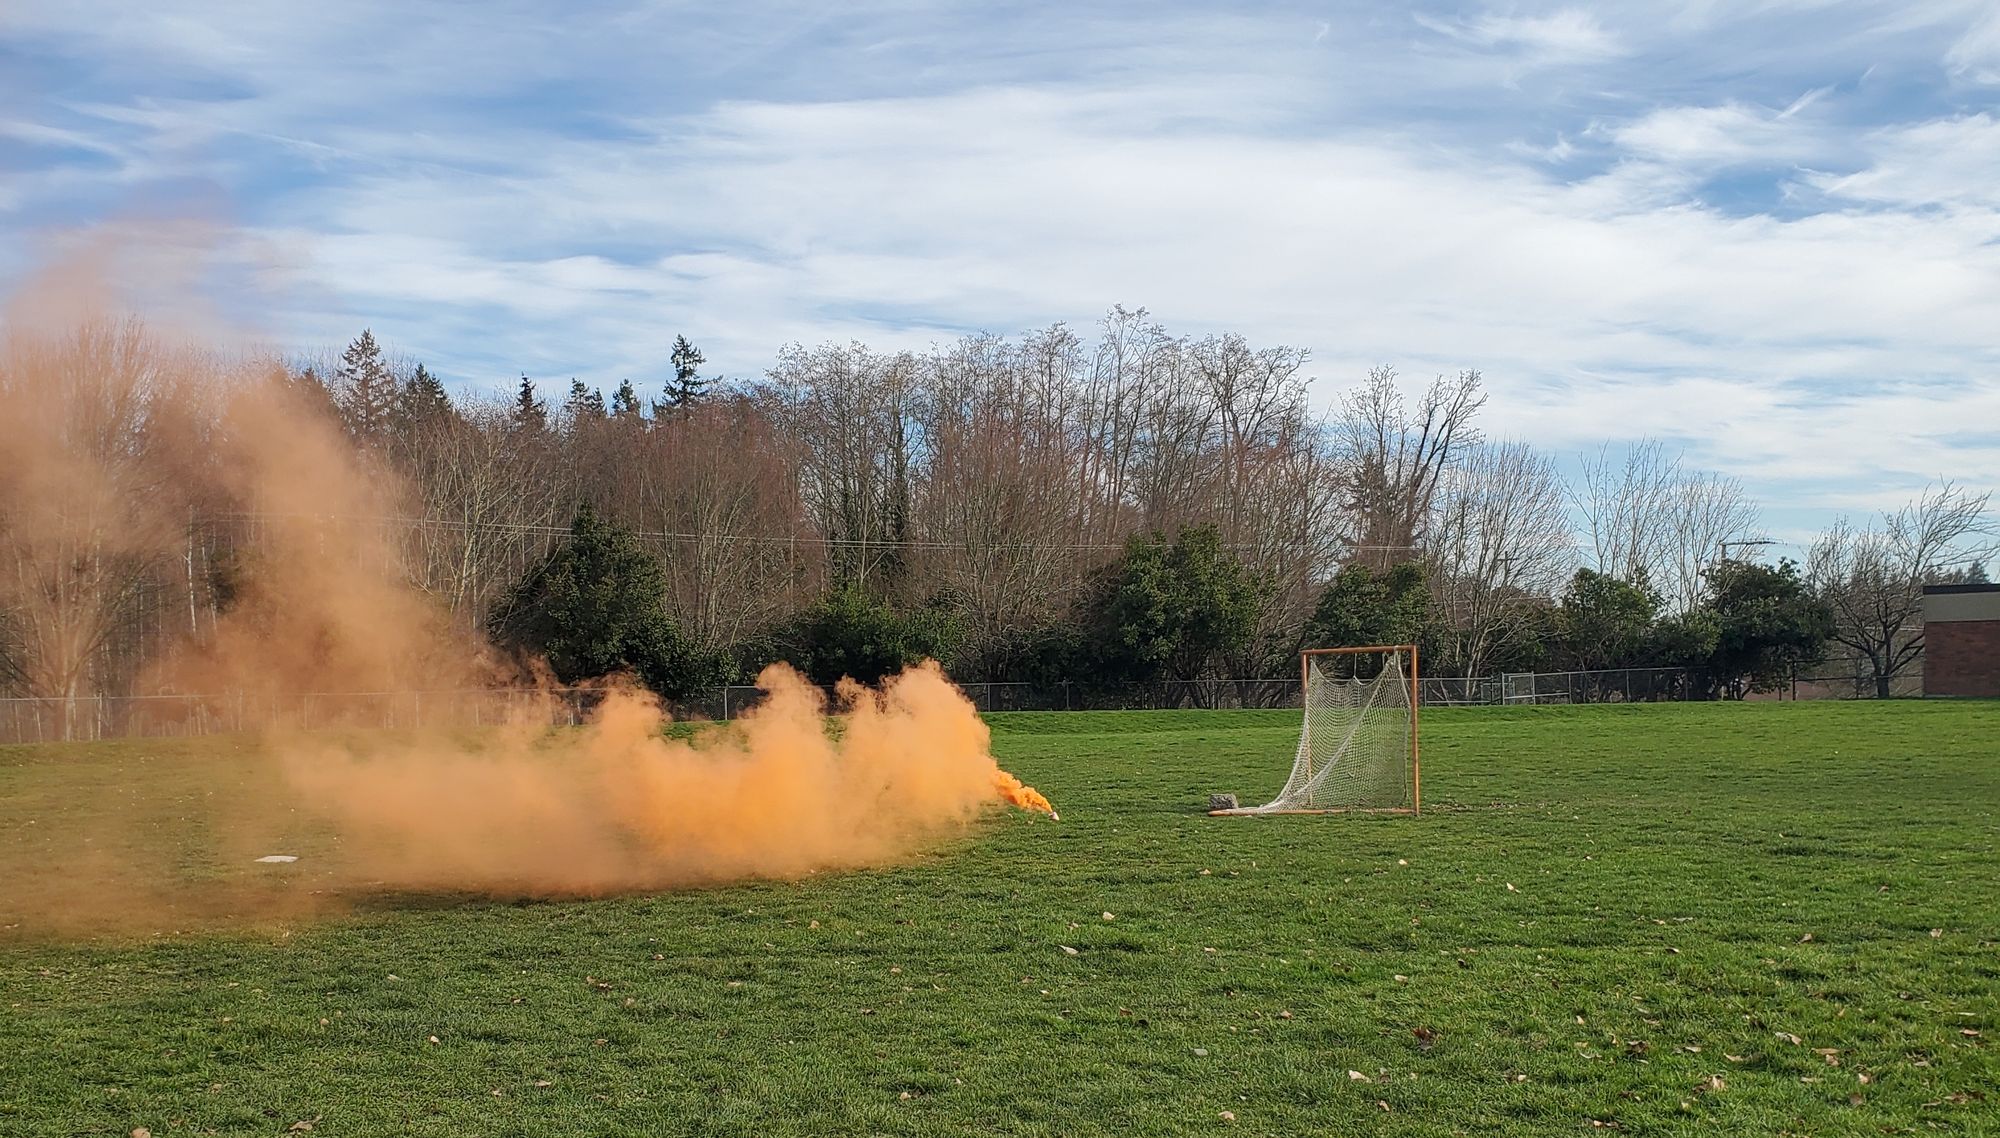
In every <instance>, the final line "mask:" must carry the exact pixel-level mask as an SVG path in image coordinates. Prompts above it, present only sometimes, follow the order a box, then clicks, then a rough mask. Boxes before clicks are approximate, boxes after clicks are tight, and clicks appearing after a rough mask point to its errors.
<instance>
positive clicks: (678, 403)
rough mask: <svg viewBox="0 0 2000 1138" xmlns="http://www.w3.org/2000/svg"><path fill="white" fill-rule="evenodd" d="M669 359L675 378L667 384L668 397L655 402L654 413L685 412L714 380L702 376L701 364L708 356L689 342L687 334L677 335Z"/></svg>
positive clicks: (696, 401)
mask: <svg viewBox="0 0 2000 1138" xmlns="http://www.w3.org/2000/svg"><path fill="white" fill-rule="evenodd" d="M667 359H668V360H669V362H671V363H672V364H673V365H674V378H673V381H672V382H671V383H668V384H667V394H666V399H664V400H663V401H661V402H658V403H655V404H653V413H654V414H655V415H661V414H665V413H666V412H668V411H678V412H681V413H683V414H685V413H686V412H687V410H688V409H689V408H690V407H693V406H694V405H695V404H696V403H698V402H700V401H701V397H702V396H704V395H706V394H708V388H709V384H710V383H711V382H712V381H711V380H707V379H703V378H702V376H701V365H702V364H704V363H707V362H708V357H707V356H704V355H702V354H701V349H700V348H697V347H695V346H694V345H693V344H690V343H688V338H687V337H686V336H675V337H674V350H673V352H672V353H670V354H669V355H668V357H667Z"/></svg>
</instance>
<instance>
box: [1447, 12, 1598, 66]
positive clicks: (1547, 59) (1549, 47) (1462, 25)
mask: <svg viewBox="0 0 2000 1138" xmlns="http://www.w3.org/2000/svg"><path fill="white" fill-rule="evenodd" d="M1416 20H1417V22H1418V23H1419V24H1422V25H1423V26H1424V27H1427V28H1429V29H1431V30H1432V31H1435V32H1439V33H1441V34H1443V35H1446V36H1449V37H1451V38H1452V39H1455V40H1458V41H1460V42H1462V43H1466V44H1470V45H1472V46H1475V47H1482V48H1495V49H1501V50H1507V51H1512V52H1516V53H1518V54H1520V55H1522V56H1525V57H1527V58H1529V59H1532V60H1533V61H1535V62H1537V63H1540V64H1558V63H1571V62H1582V61H1595V60H1601V59H1607V58H1610V57H1612V56H1616V55H1619V54H1622V53H1623V51H1624V47H1623V45H1622V44H1621V43H1620V42H1619V40H1618V37H1617V36H1615V35H1613V34H1612V33H1611V32H1609V31H1608V30H1606V29H1605V27H1604V26H1603V25H1602V24H1600V23H1598V21H1597V17H1595V16H1593V15H1591V14H1590V13H1589V12H1587V11H1585V10H1583V9H1580V8H1562V9H1558V10H1557V11H1554V12H1551V13H1549V14H1547V15H1542V16H1515V15H1503V14H1501V13H1498V12H1484V13H1481V14H1479V15H1477V16H1474V17H1472V18H1470V19H1461V20H1442V19H1438V18H1436V17H1433V16H1427V15H1423V14H1419V15H1417V17H1416Z"/></svg>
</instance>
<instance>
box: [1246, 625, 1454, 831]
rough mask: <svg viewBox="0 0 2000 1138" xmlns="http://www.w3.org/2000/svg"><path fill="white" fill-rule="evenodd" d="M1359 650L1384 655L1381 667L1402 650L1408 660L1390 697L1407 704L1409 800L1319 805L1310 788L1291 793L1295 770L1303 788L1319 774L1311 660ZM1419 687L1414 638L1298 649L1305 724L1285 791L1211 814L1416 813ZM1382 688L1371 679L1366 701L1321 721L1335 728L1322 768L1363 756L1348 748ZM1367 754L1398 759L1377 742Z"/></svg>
mask: <svg viewBox="0 0 2000 1138" xmlns="http://www.w3.org/2000/svg"><path fill="white" fill-rule="evenodd" d="M1360 655H1377V656H1385V657H1387V659H1388V661H1389V663H1388V664H1385V668H1387V667H1389V666H1391V665H1395V664H1398V662H1399V661H1400V660H1401V659H1402V658H1404V657H1405V656H1407V657H1408V660H1409V668H1408V674H1407V675H1403V676H1400V677H1398V680H1399V682H1398V683H1397V684H1396V685H1395V686H1396V687H1399V688H1401V689H1402V690H1400V691H1396V692H1395V693H1394V695H1393V696H1392V697H1391V698H1393V699H1399V700H1402V701H1404V702H1405V703H1406V704H1407V707H1408V717H1409V718H1408V723H1407V730H1408V741H1407V747H1408V759H1407V761H1408V765H1409V795H1408V798H1409V802H1408V805H1400V804H1399V805H1394V806H1388V805H1370V804H1364V803H1354V804H1339V805H1331V804H1330V805H1324V806H1322V805H1319V803H1318V802H1313V801H1311V799H1312V798H1313V797H1316V795H1314V794H1310V793H1309V794H1307V795H1303V796H1300V795H1295V794H1294V793H1293V791H1294V783H1298V782H1299V780H1300V775H1301V773H1302V772H1303V774H1304V775H1305V779H1304V782H1303V783H1301V784H1300V785H1301V788H1302V789H1309V788H1311V787H1316V786H1318V785H1319V782H1318V780H1315V778H1314V769H1313V764H1314V753H1315V751H1317V750H1320V749H1322V748H1321V747H1320V746H1319V745H1318V741H1316V740H1315V739H1314V738H1313V734H1314V732H1313V727H1314V722H1315V703H1316V700H1315V693H1316V690H1317V689H1316V688H1315V685H1314V673H1313V663H1314V660H1315V659H1316V658H1319V657H1326V656H1360ZM1398 670H1400V667H1398ZM1338 682H1345V683H1354V682H1357V681H1351V680H1349V681H1338ZM1421 693H1422V688H1421V686H1420V684H1419V681H1418V676H1417V646H1416V645H1414V644H1376V645H1362V646H1356V647H1345V648H1308V649H1306V650H1305V651H1303V652H1301V653H1300V654H1299V695H1300V703H1301V705H1302V707H1303V709H1304V716H1305V721H1304V725H1303V726H1302V727H1301V729H1300V738H1299V756H1298V758H1297V759H1295V761H1294V767H1293V772H1292V778H1291V779H1289V780H1287V783H1286V789H1285V792H1284V793H1283V794H1281V795H1280V796H1279V798H1278V800H1274V801H1273V802H1270V803H1268V804H1266V805H1264V806H1239V807H1234V808H1230V809H1218V810H1210V811H1209V813H1210V814H1211V815H1214V816H1216V817H1245V816H1254V815H1260V814H1421V813H1422V812H1423V767H1422V757H1421V749H1420V742H1419V736H1418V716H1417V709H1418V706H1419V703H1420V701H1421ZM1382 694H1383V691H1382V685H1376V686H1373V687H1371V688H1369V689H1368V691H1367V694H1366V700H1365V702H1363V703H1362V704H1361V705H1360V706H1359V707H1358V708H1349V709H1348V710H1349V712H1350V715H1349V718H1348V721H1347V722H1345V723H1344V724H1341V723H1337V722H1328V723H1326V724H1324V726H1326V727H1332V728H1334V729H1336V730H1337V731H1339V737H1338V739H1337V740H1336V741H1333V742H1332V743H1331V744H1330V745H1327V746H1325V747H1324V749H1325V750H1326V751H1327V752H1329V754H1330V757H1329V758H1328V759H1327V760H1326V762H1325V768H1330V767H1331V766H1333V765H1334V764H1337V763H1340V762H1341V761H1342V760H1346V761H1347V762H1348V764H1349V765H1350V766H1352V765H1354V764H1355V763H1356V762H1357V761H1359V760H1360V759H1361V758H1362V756H1355V755H1352V754H1351V751H1352V750H1353V749H1354V744H1355V740H1356V736H1357V735H1358V734H1359V733H1360V732H1361V730H1362V728H1363V726H1364V724H1369V723H1371V720H1370V715H1371V713H1373V712H1374V711H1375V704H1376V701H1377V699H1378V698H1379V697H1380V696H1382ZM1383 710H1385V711H1386V710H1389V709H1388V708H1384V709H1383ZM1338 714H1339V710H1338V709H1333V710H1331V711H1329V712H1328V715H1329V716H1336V715H1338ZM1381 722H1382V719H1381V717H1380V716H1379V715H1377V716H1376V718H1375V719H1374V720H1373V721H1372V724H1373V725H1374V726H1376V727H1378V728H1379V727H1380V724H1381ZM1401 749H1402V748H1401V747H1398V748H1397V751H1398V752H1400V751H1401ZM1369 758H1370V760H1371V761H1375V762H1378V763H1381V762H1393V763H1398V764H1400V763H1401V761H1402V758H1401V755H1400V754H1397V755H1394V756H1392V755H1389V754H1387V753H1384V752H1382V751H1381V749H1380V748H1379V747H1378V748H1377V753H1376V754H1374V755H1373V756H1370V757H1369ZM1324 773H1325V769H1324V768H1323V769H1322V771H1321V777H1322V778H1323V777H1324ZM1300 797H1305V798H1306V799H1307V801H1306V802H1303V803H1301V802H1300V801H1299V799H1300ZM1287 799H1289V800H1290V801H1289V802H1288V801H1287Z"/></svg>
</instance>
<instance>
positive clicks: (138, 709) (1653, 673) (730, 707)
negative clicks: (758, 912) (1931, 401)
mask: <svg viewBox="0 0 2000 1138" xmlns="http://www.w3.org/2000/svg"><path fill="white" fill-rule="evenodd" d="M959 686H960V688H961V690H963V691H964V692H965V695H966V698H967V699H969V700H970V701H971V702H972V705H973V706H974V707H976V708H978V709H979V710H980V711H982V712H989V711H1131V710H1165V709H1175V708H1202V709H1211V710H1235V709H1240V708H1296V707H1298V706H1299V681H1298V678H1297V677H1296V676H1294V677H1290V678H1286V679H1250V680H1189V681H1178V680H1176V681H1162V682H1159V683H1151V684H1090V683H1080V682H1069V683H1053V684H1034V683H968V684H961V685H959ZM1419 686H1420V688H1421V692H1420V694H1421V696H1422V700H1423V702H1424V703H1425V704H1426V705H1429V706H1434V707H1435V706H1507V705H1527V704H1581V703H1661V702H1672V701H1681V700H1697V699H1708V698H1712V693H1713V684H1712V683H1711V677H1709V676H1708V675H1707V673H1705V672H1704V671H1703V670H1701V669H1698V668H1618V669H1610V670H1603V671H1589V672H1510V673H1507V674H1505V675H1499V676H1426V677H1424V678H1422V679H1421V680H1420V681H1419ZM604 694H605V692H604V689H603V688H548V689H481V690H470V691H405V692H317V693H311V694H306V695H292V696H284V697H270V696H252V695H249V694H246V693H234V694H228V695H158V696H83V697H78V698H75V699H36V698H0V744H6V743H56V742H69V741H88V740H93V739H116V738H151V737H168V736H180V735H220V734H232V733H239V734H240V733H255V732H260V731H268V730H280V729H283V730H303V731H318V730H340V729H364V728H365V729H372V730H383V729H386V730H437V729H457V728H480V727H491V726H497V725H500V724H506V723H527V724H533V725H548V726H575V725H577V724H580V723H582V722H584V721H585V720H586V719H588V718H589V715H590V712H591V710H592V709H593V708H594V707H595V706H596V705H597V704H598V703H599V702H600V701H601V700H602V699H603V698H604ZM1891 694H1893V695H1898V696H1915V695H1921V694H1923V692H1922V670H1921V667H1913V668H1912V669H1910V670H1909V671H1908V672H1906V673H1905V674H1904V675H1903V676H1901V677H1898V679H1897V681H1896V683H1895V685H1894V686H1893V687H1892V688H1891ZM826 695H827V700H828V702H829V704H831V703H832V702H833V701H834V692H833V690H832V689H831V688H829V689H827V690H826ZM1874 695H1875V685H1874V681H1873V680H1872V679H1870V678H1868V677H1867V676H1863V675H1850V674H1841V675H1834V676H1801V677H1798V678H1797V679H1796V680H1794V681H1793V682H1792V683H1790V684H1789V685H1787V686H1785V687H1784V688H1782V689H1781V690H1779V691H1777V692H1772V693H1763V694H1760V695H1757V696H1753V697H1752V698H1756V699H1866V698H1871V697H1873V696H1874ZM763 699H764V693H763V692H762V691H760V690H759V689H757V688H755V687H752V686H750V685H747V684H737V685H731V686H728V687H718V688H711V689H708V690H706V691H702V692H698V693H695V694H693V695H691V696H690V697H688V698H686V699H681V700H674V701H670V702H669V704H668V708H667V710H668V711H669V712H670V713H671V714H672V715H673V717H674V718H675V719H679V720H689V719H693V720H720V719H734V718H736V717H738V716H740V715H742V714H743V713H744V712H745V711H748V710H749V709H750V708H752V707H755V706H756V705H757V704H759V703H761V702H762V701H763Z"/></svg>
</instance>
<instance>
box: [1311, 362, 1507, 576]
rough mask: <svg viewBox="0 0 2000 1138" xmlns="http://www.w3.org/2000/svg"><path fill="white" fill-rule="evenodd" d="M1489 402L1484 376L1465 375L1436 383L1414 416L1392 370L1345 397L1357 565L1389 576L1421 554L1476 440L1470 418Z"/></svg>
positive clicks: (1342, 421) (1342, 426)
mask: <svg viewBox="0 0 2000 1138" xmlns="http://www.w3.org/2000/svg"><path fill="white" fill-rule="evenodd" d="M1485 403H1486V396H1485V394H1484V393H1482V392H1481V391H1480V377H1479V373H1478V372H1476V371H1462V372H1460V373H1458V375H1457V376H1456V377H1453V378H1447V377H1445V376H1442V375H1440V376H1438V377H1437V378H1436V379H1435V380H1433V381H1432V382H1431V385H1430V387H1429V388H1427V389H1426V390H1425V392H1424V397H1423V399H1422V400H1421V401H1420V402H1419V403H1418V404H1417V408H1416V412H1415V413H1414V414H1412V413H1411V412H1410V410H1409V408H1408V406H1407V404H1406V403H1405V402H1404V400H1403V393H1402V391H1401V389H1400V388H1399V387H1398V386H1397V383H1396V372H1395V369H1394V368H1389V367H1378V368H1373V369H1371V370H1370V371H1369V372H1368V379H1367V381H1366V382H1364V383H1363V384H1362V385H1361V387H1360V388H1359V389H1358V390H1356V391H1353V392H1350V393H1349V394H1348V395H1346V396H1345V397H1344V398H1342V400H1341V413H1340V418H1339V420H1338V422H1337V429H1338V431H1339V434H1340V440H1341V443H1342V444H1343V446H1344V448H1345V450H1346V459H1347V463H1348V474H1347V478H1346V483H1347V496H1348V508H1349V510H1350V512H1351V515H1352V518H1353V541H1352V544H1353V546H1354V548H1355V551H1356V560H1359V561H1361V562H1362V563H1363V564H1366V565H1368V566H1369V567H1371V568H1374V569H1377V570H1386V569H1387V568H1388V567H1389V566H1391V565H1394V564H1395V563H1396V562H1398V561H1407V560H1409V559H1411V558H1412V557H1414V556H1415V555H1416V551H1417V549H1418V548H1419V547H1420V546H1421V544H1422V542H1423V537H1424V525H1425V523H1426V522H1427V521H1428V520H1429V519H1430V515H1431V505H1432V500H1433V498H1434V497H1435V495H1436V493H1437V488H1438V483H1439V482H1440V480H1441V479H1442V478H1443V477H1444V472H1445V470H1446V469H1447V468H1448V467H1450V465H1451V464H1452V463H1453V462H1454V461H1456V460H1457V458H1458V456H1459V452H1460V451H1461V450H1462V449H1463V448H1465V447H1468V446H1471V445H1473V444H1474V443H1477V442H1478V441H1479V431H1478V428H1476V427H1475V426H1473V423H1472V420H1473V417H1474V416H1476V415H1477V414H1478V413H1479V409H1480V407H1482V406H1484V405H1485Z"/></svg>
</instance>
